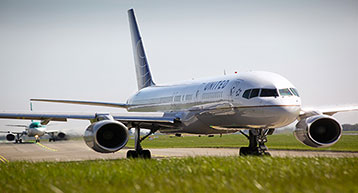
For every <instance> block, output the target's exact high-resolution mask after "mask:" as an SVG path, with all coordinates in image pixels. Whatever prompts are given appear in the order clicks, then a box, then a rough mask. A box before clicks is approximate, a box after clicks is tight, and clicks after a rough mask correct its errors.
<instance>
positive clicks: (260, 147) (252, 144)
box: [240, 129, 274, 156]
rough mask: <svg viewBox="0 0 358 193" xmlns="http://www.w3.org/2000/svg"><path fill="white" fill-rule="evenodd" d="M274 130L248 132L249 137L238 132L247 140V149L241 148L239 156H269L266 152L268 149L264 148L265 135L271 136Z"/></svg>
mask: <svg viewBox="0 0 358 193" xmlns="http://www.w3.org/2000/svg"><path fill="white" fill-rule="evenodd" d="M273 132H274V129H252V130H249V135H247V134H245V133H244V132H242V131H240V133H242V134H243V135H245V136H246V138H247V139H248V140H249V146H248V147H241V148H240V156H245V155H255V156H261V155H268V156H270V155H271V154H270V153H269V152H267V150H268V148H267V147H266V145H265V143H266V142H267V135H272V133H273Z"/></svg>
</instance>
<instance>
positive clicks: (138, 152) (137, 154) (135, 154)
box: [127, 127, 156, 159]
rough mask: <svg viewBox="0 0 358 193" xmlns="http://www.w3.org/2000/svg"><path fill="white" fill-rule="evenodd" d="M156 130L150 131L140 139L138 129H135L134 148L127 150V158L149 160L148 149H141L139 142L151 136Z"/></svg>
mask: <svg viewBox="0 0 358 193" xmlns="http://www.w3.org/2000/svg"><path fill="white" fill-rule="evenodd" d="M155 131H156V130H151V131H150V132H149V133H148V134H147V135H146V136H144V137H142V138H140V128H139V127H136V128H135V133H134V146H135V150H128V151H127V158H144V159H150V158H151V157H152V156H151V153H150V151H149V150H148V149H143V148H142V146H141V144H140V143H141V142H142V141H143V140H144V139H146V138H147V137H149V136H150V135H151V134H153V133H154V132H155Z"/></svg>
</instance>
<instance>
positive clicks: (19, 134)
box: [15, 133, 24, 143]
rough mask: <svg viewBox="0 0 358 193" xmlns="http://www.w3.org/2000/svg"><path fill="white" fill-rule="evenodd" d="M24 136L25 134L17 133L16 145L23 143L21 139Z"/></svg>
mask: <svg viewBox="0 0 358 193" xmlns="http://www.w3.org/2000/svg"><path fill="white" fill-rule="evenodd" d="M23 135H24V134H23V133H17V134H16V139H15V143H22V139H21V137H22V136H23Z"/></svg>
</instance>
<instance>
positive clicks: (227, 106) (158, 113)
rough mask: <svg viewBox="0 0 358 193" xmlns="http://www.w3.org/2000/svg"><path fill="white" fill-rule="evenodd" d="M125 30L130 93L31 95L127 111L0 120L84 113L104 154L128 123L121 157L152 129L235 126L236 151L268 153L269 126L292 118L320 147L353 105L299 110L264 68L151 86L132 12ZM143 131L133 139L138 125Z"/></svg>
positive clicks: (89, 137)
mask: <svg viewBox="0 0 358 193" xmlns="http://www.w3.org/2000/svg"><path fill="white" fill-rule="evenodd" d="M128 16H129V24H130V29H131V37H132V45H133V52H134V62H135V66H136V75H137V84H138V92H137V93H135V94H134V95H133V96H132V97H130V98H129V99H128V101H127V102H126V103H108V102H92V101H75V100H54V99H32V101H42V102H58V103H70V104H82V105H97V106H107V107H117V108H125V109H127V110H128V111H129V112H127V113H121V114H117V113H92V114H81V113H77V114H73V113H69V114H65V113H33V112H31V113H0V118H7V119H37V120H42V122H45V123H48V122H49V121H66V120H67V119H87V120H90V121H91V125H89V126H88V128H87V129H86V131H85V135H84V140H85V142H86V144H87V145H88V146H89V147H90V148H92V149H93V150H95V151H97V152H101V153H111V152H116V151H118V150H120V149H122V148H123V147H124V146H125V145H126V144H127V142H128V138H129V137H128V136H129V134H128V128H135V150H129V151H128V152H127V157H128V158H136V157H141V158H150V157H151V153H150V151H149V150H145V149H143V148H142V146H141V142H142V141H143V140H144V139H146V138H147V137H148V136H149V135H151V134H153V133H154V132H156V131H160V132H165V133H191V134H225V133H233V132H237V131H241V132H242V130H248V131H249V132H248V134H245V133H244V132H242V133H243V134H244V135H245V136H246V137H247V138H248V141H249V145H248V147H242V148H240V155H268V154H269V153H268V152H267V148H266V146H265V143H266V142H267V135H270V134H272V133H273V131H274V130H275V129H276V128H279V127H284V126H286V125H289V124H291V123H293V122H294V121H296V120H297V121H298V123H297V125H296V129H295V131H294V134H295V136H296V138H297V139H298V140H299V141H300V142H302V143H303V144H305V145H308V146H311V147H327V146H331V145H333V144H335V143H336V142H337V141H338V140H339V138H340V137H341V135H342V127H341V125H340V124H339V122H338V121H337V120H336V119H335V118H333V117H332V115H333V114H335V113H337V112H341V111H350V110H358V107H347V108H340V109H328V110H324V111H319V110H309V111H305V110H304V109H302V108H301V99H300V96H299V93H298V91H297V89H296V88H295V86H294V85H293V84H291V83H290V82H289V81H288V80H287V79H285V78H284V77H282V76H280V75H278V74H275V73H271V72H247V73H239V74H235V75H230V76H229V75H228V76H221V77H216V78H212V79H206V80H195V81H189V82H184V83H182V84H176V85H156V84H155V83H154V81H153V78H152V75H151V72H150V69H149V65H148V62H147V57H146V54H145V52H144V48H143V42H142V39H141V36H140V33H139V29H138V25H137V22H136V18H135V15H134V10H133V9H130V10H129V11H128ZM143 128H145V129H149V130H150V131H151V132H150V133H149V134H148V135H146V136H143V137H141V136H140V130H141V129H143Z"/></svg>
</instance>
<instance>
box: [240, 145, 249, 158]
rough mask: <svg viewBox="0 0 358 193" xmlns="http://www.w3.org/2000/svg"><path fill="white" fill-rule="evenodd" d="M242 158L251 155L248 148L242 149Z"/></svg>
mask: <svg viewBox="0 0 358 193" xmlns="http://www.w3.org/2000/svg"><path fill="white" fill-rule="evenodd" d="M239 154H240V156H246V155H249V148H248V147H240V153H239Z"/></svg>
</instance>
